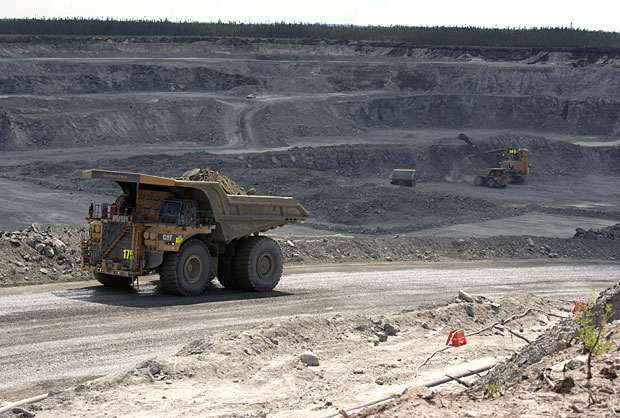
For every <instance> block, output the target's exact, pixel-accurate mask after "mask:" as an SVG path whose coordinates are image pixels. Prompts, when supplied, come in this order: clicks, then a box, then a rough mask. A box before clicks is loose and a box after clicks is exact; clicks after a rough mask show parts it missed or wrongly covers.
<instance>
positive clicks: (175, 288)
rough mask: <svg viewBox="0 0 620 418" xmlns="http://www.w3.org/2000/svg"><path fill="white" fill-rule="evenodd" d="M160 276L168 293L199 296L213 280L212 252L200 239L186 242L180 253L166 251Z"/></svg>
mask: <svg viewBox="0 0 620 418" xmlns="http://www.w3.org/2000/svg"><path fill="white" fill-rule="evenodd" d="M159 276H160V279H161V283H162V285H163V287H164V289H165V290H166V291H167V292H168V293H172V294H174V295H180V296H197V295H200V294H201V293H203V292H204V291H205V289H206V288H207V286H208V285H209V282H210V281H211V279H212V278H213V277H212V274H211V254H210V253H209V249H208V248H207V246H206V245H205V244H204V243H203V242H202V241H198V240H191V241H189V242H186V243H185V244H184V245H183V246H182V247H181V249H180V250H179V252H178V253H172V252H170V253H166V254H165V255H164V262H163V263H162V264H161V266H160V268H159Z"/></svg>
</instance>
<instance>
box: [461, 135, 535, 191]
mask: <svg viewBox="0 0 620 418" xmlns="http://www.w3.org/2000/svg"><path fill="white" fill-rule="evenodd" d="M458 139H460V140H461V141H464V142H465V143H466V144H467V145H469V147H470V148H471V149H472V150H473V151H474V153H473V154H470V155H467V156H466V157H465V158H464V160H463V164H462V165H463V166H464V168H471V172H472V173H473V174H474V175H475V177H474V184H475V185H476V186H490V187H504V186H506V184H507V183H512V184H514V183H524V182H525V179H526V177H527V176H528V175H529V174H530V166H529V152H530V151H529V150H528V149H526V148H518V149H515V148H509V149H504V148H498V149H492V150H488V151H481V150H480V149H479V148H478V147H477V146H476V145H475V144H474V143H473V142H471V140H470V139H469V138H468V137H467V135H465V134H459V136H458ZM474 159H478V160H482V161H483V164H485V165H487V166H490V167H489V168H485V169H475V168H473V166H474V162H473V160H474ZM478 165H480V164H478Z"/></svg>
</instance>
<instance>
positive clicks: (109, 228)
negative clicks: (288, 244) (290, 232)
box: [81, 170, 308, 296]
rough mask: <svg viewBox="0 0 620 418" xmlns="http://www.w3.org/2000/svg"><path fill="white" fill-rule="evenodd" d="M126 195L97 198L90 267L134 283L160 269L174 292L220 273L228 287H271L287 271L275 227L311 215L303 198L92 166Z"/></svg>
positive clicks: (112, 279) (86, 249)
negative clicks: (229, 190)
mask: <svg viewBox="0 0 620 418" xmlns="http://www.w3.org/2000/svg"><path fill="white" fill-rule="evenodd" d="M82 175H83V177H85V178H91V179H101V180H111V181H115V182H116V183H118V185H119V186H120V187H121V189H122V191H123V193H122V194H121V195H120V196H119V197H118V198H117V199H116V201H115V202H114V203H111V204H99V205H94V204H91V205H90V207H89V209H88V217H87V221H88V224H89V228H88V238H87V239H84V240H83V241H82V248H81V250H82V270H87V271H91V272H93V273H94V275H95V278H96V279H97V280H98V281H99V282H101V283H102V284H104V285H108V286H130V285H131V284H132V283H133V280H134V279H135V278H136V277H138V276H143V275H147V274H150V273H153V272H158V273H159V275H160V278H161V283H162V285H163V288H164V289H165V290H166V291H167V292H169V293H172V294H175V295H183V296H195V295H199V294H201V293H203V292H204V290H205V289H206V288H207V286H208V285H209V283H210V282H211V280H213V279H214V278H215V277H216V276H217V278H218V280H219V282H220V283H221V284H222V285H223V286H224V287H226V288H231V289H241V290H247V291H256V292H267V291H271V290H272V289H273V288H274V287H275V286H276V285H277V284H278V282H279V280H280V277H281V275H282V264H283V258H282V252H281V250H280V247H279V246H278V244H277V243H276V242H275V241H274V240H272V239H271V238H269V237H266V236H262V235H259V234H260V233H263V232H265V231H268V230H270V229H272V228H276V227H279V226H283V225H286V224H290V223H295V222H299V221H304V220H305V219H307V217H308V212H307V211H306V210H305V209H304V207H303V206H302V205H301V204H300V203H299V202H298V201H297V200H295V199H293V198H290V197H270V196H245V195H243V196H233V195H228V194H226V193H225V192H224V190H223V189H222V187H221V185H220V184H219V183H218V182H205V181H186V180H174V179H170V178H165V177H157V176H150V175H146V174H137V173H125V172H117V171H105V170H87V171H84V172H83V173H82Z"/></svg>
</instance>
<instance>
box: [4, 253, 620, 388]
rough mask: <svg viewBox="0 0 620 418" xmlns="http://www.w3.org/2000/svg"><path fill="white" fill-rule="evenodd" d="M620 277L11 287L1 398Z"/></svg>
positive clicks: (441, 270) (442, 268)
mask: <svg viewBox="0 0 620 418" xmlns="http://www.w3.org/2000/svg"><path fill="white" fill-rule="evenodd" d="M155 278H156V277H153V279H155ZM619 279H620V264H618V263H589V264H584V263H581V264H577V263H572V262H544V263H543V262H537V263H532V262H531V261H530V262H506V263H501V262H494V263H460V264H457V263H442V264H435V265H432V266H429V265H427V264H421V263H418V264H411V263H409V264H407V263H389V264H388V263H383V264H347V265H329V266H327V265H318V266H317V265H309V266H300V267H294V268H289V269H288V270H287V271H286V273H285V275H284V277H283V279H282V282H281V283H280V285H279V286H278V287H277V291H275V292H272V293H268V294H250V293H241V292H233V291H229V290H225V289H223V288H221V287H220V286H219V284H217V282H215V283H214V284H213V287H212V289H210V290H209V291H208V292H206V293H205V294H204V295H203V296H200V297H196V298H181V297H171V296H168V295H165V294H160V292H159V290H158V287H157V282H156V281H150V282H148V281H147V282H146V283H143V284H141V285H140V288H139V290H116V289H110V288H105V287H103V286H98V285H95V283H94V282H77V283H58V284H49V285H41V286H27V287H15V288H4V289H0V329H1V330H2V336H3V338H2V339H0V370H2V373H1V374H0V394H2V398H4V399H16V398H19V397H20V396H21V397H25V396H29V395H32V394H38V393H44V392H46V391H49V390H54V389H63V388H65V387H67V386H70V385H74V384H76V383H78V382H81V381H84V380H87V379H89V378H92V377H96V376H100V375H104V374H106V373H109V372H111V371H116V370H123V369H127V368H129V367H131V366H134V365H135V364H136V363H138V362H140V361H142V360H145V359H148V358H151V357H154V356H156V355H157V356H162V355H172V354H174V353H175V352H177V351H178V350H179V349H180V348H181V347H182V346H183V345H185V344H187V343H188V342H190V341H192V340H194V339H196V338H198V337H205V336H208V335H214V334H216V333H218V332H220V331H229V330H233V329H236V330H240V331H241V330H247V329H251V328H252V327H253V326H256V325H259V324H266V323H268V322H271V321H278V320H281V319H285V318H291V317H294V316H304V315H317V314H319V315H334V314H337V313H357V314H361V315H373V314H386V313H392V312H398V311H400V310H403V309H413V308H420V307H421V306H425V305H431V304H436V303H441V302H447V301H450V300H453V299H454V297H455V296H456V295H457V294H458V290H459V289H466V290H467V291H468V292H470V293H472V294H475V295H482V296H486V297H489V298H498V297H500V296H503V295H505V294H507V293H510V292H531V293H534V294H537V295H540V296H544V297H547V298H560V299H574V298H583V297H587V294H588V289H590V288H591V287H595V288H597V289H603V288H607V287H608V286H610V285H612V284H613V283H614V282H618V280H619Z"/></svg>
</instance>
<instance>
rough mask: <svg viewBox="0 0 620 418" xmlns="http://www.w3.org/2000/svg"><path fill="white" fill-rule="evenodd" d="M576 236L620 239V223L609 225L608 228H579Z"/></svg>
mask: <svg viewBox="0 0 620 418" xmlns="http://www.w3.org/2000/svg"><path fill="white" fill-rule="evenodd" d="M574 237H575V238H583V239H592V240H602V239H620V224H616V225H612V226H608V227H606V228H599V229H592V228H591V229H589V230H587V231H586V230H585V229H583V228H577V229H576V233H575V236H574Z"/></svg>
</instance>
